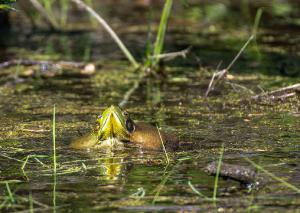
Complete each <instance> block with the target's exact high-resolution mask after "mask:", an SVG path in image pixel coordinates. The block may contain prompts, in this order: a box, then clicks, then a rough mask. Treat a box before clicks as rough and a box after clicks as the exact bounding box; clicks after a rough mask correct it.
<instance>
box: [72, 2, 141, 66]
mask: <svg viewBox="0 0 300 213" xmlns="http://www.w3.org/2000/svg"><path fill="white" fill-rule="evenodd" d="M72 1H73V2H74V3H76V4H77V5H78V6H80V7H81V8H84V9H85V10H86V11H87V12H88V13H90V14H91V15H92V16H93V17H94V18H95V19H96V20H97V21H98V22H99V24H101V25H102V26H103V27H104V29H105V30H106V31H107V32H108V34H109V35H110V36H111V37H112V39H113V40H114V41H115V42H116V43H117V45H118V46H119V48H120V49H121V50H122V51H123V53H124V55H125V56H126V57H127V59H128V60H129V61H130V62H131V64H132V65H133V66H134V68H136V69H137V68H139V64H138V63H137V61H136V60H135V58H134V57H133V56H132V54H131V53H130V52H129V50H128V49H127V47H126V46H125V45H124V44H123V42H122V41H121V39H120V38H119V37H118V35H117V34H116V33H115V32H114V31H113V29H112V28H111V27H110V26H109V25H108V24H107V22H106V21H105V20H104V19H103V18H102V17H101V16H100V15H99V14H98V13H97V12H96V11H95V10H94V9H93V8H91V7H90V6H88V5H87V4H86V3H84V2H83V1H81V0H72Z"/></svg>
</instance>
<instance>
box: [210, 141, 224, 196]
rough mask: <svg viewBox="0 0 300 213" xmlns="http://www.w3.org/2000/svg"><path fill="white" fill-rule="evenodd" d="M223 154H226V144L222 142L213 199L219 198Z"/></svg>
mask: <svg viewBox="0 0 300 213" xmlns="http://www.w3.org/2000/svg"><path fill="white" fill-rule="evenodd" d="M223 154H224V144H222V148H221V152H220V157H219V160H218V165H217V171H216V176H215V182H214V193H213V197H212V199H213V201H216V200H217V194H218V184H219V177H220V170H221V164H222V159H223Z"/></svg>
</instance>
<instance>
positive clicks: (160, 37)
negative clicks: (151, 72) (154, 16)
mask: <svg viewBox="0 0 300 213" xmlns="http://www.w3.org/2000/svg"><path fill="white" fill-rule="evenodd" d="M172 5H173V0H166V2H165V5H164V9H163V13H162V16H161V19H160V23H159V28H158V32H157V36H156V41H155V44H154V51H153V56H154V61H153V62H154V63H153V64H154V65H156V64H157V63H158V62H159V57H156V56H158V55H160V54H161V52H162V50H163V45H164V40H165V35H166V30H167V25H168V19H169V16H170V13H171V9H172Z"/></svg>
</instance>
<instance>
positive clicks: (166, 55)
mask: <svg viewBox="0 0 300 213" xmlns="http://www.w3.org/2000/svg"><path fill="white" fill-rule="evenodd" d="M191 48H192V47H188V48H186V49H184V50H181V51H178V52H170V53H164V54H159V55H155V56H151V59H163V60H165V61H170V60H173V59H175V58H177V57H182V58H185V57H186V55H187V54H188V53H189V52H190V50H191Z"/></svg>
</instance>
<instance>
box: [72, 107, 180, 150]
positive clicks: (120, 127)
mask: <svg viewBox="0 0 300 213" xmlns="http://www.w3.org/2000/svg"><path fill="white" fill-rule="evenodd" d="M96 123H97V126H96V128H95V129H94V131H93V132H91V133H89V134H87V135H85V136H82V137H80V138H78V139H76V140H74V141H73V142H72V143H71V145H70V146H71V147H72V148H75V149H87V148H94V147H95V148H97V147H100V148H101V147H109V148H117V149H118V148H122V147H123V144H124V143H123V142H129V143H132V144H135V145H137V146H139V147H141V148H142V149H148V150H162V148H163V144H164V146H165V148H166V149H167V150H176V149H177V148H178V140H177V138H176V137H175V136H174V135H171V134H167V133H165V132H163V131H159V130H158V129H157V128H156V127H154V126H152V125H150V124H147V123H144V122H134V121H133V120H132V119H131V118H130V116H129V114H128V113H126V112H124V111H122V110H121V109H120V108H119V107H117V106H110V107H109V108H107V109H105V110H104V112H103V113H102V115H101V116H99V118H98V119H97V122H96Z"/></svg>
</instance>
